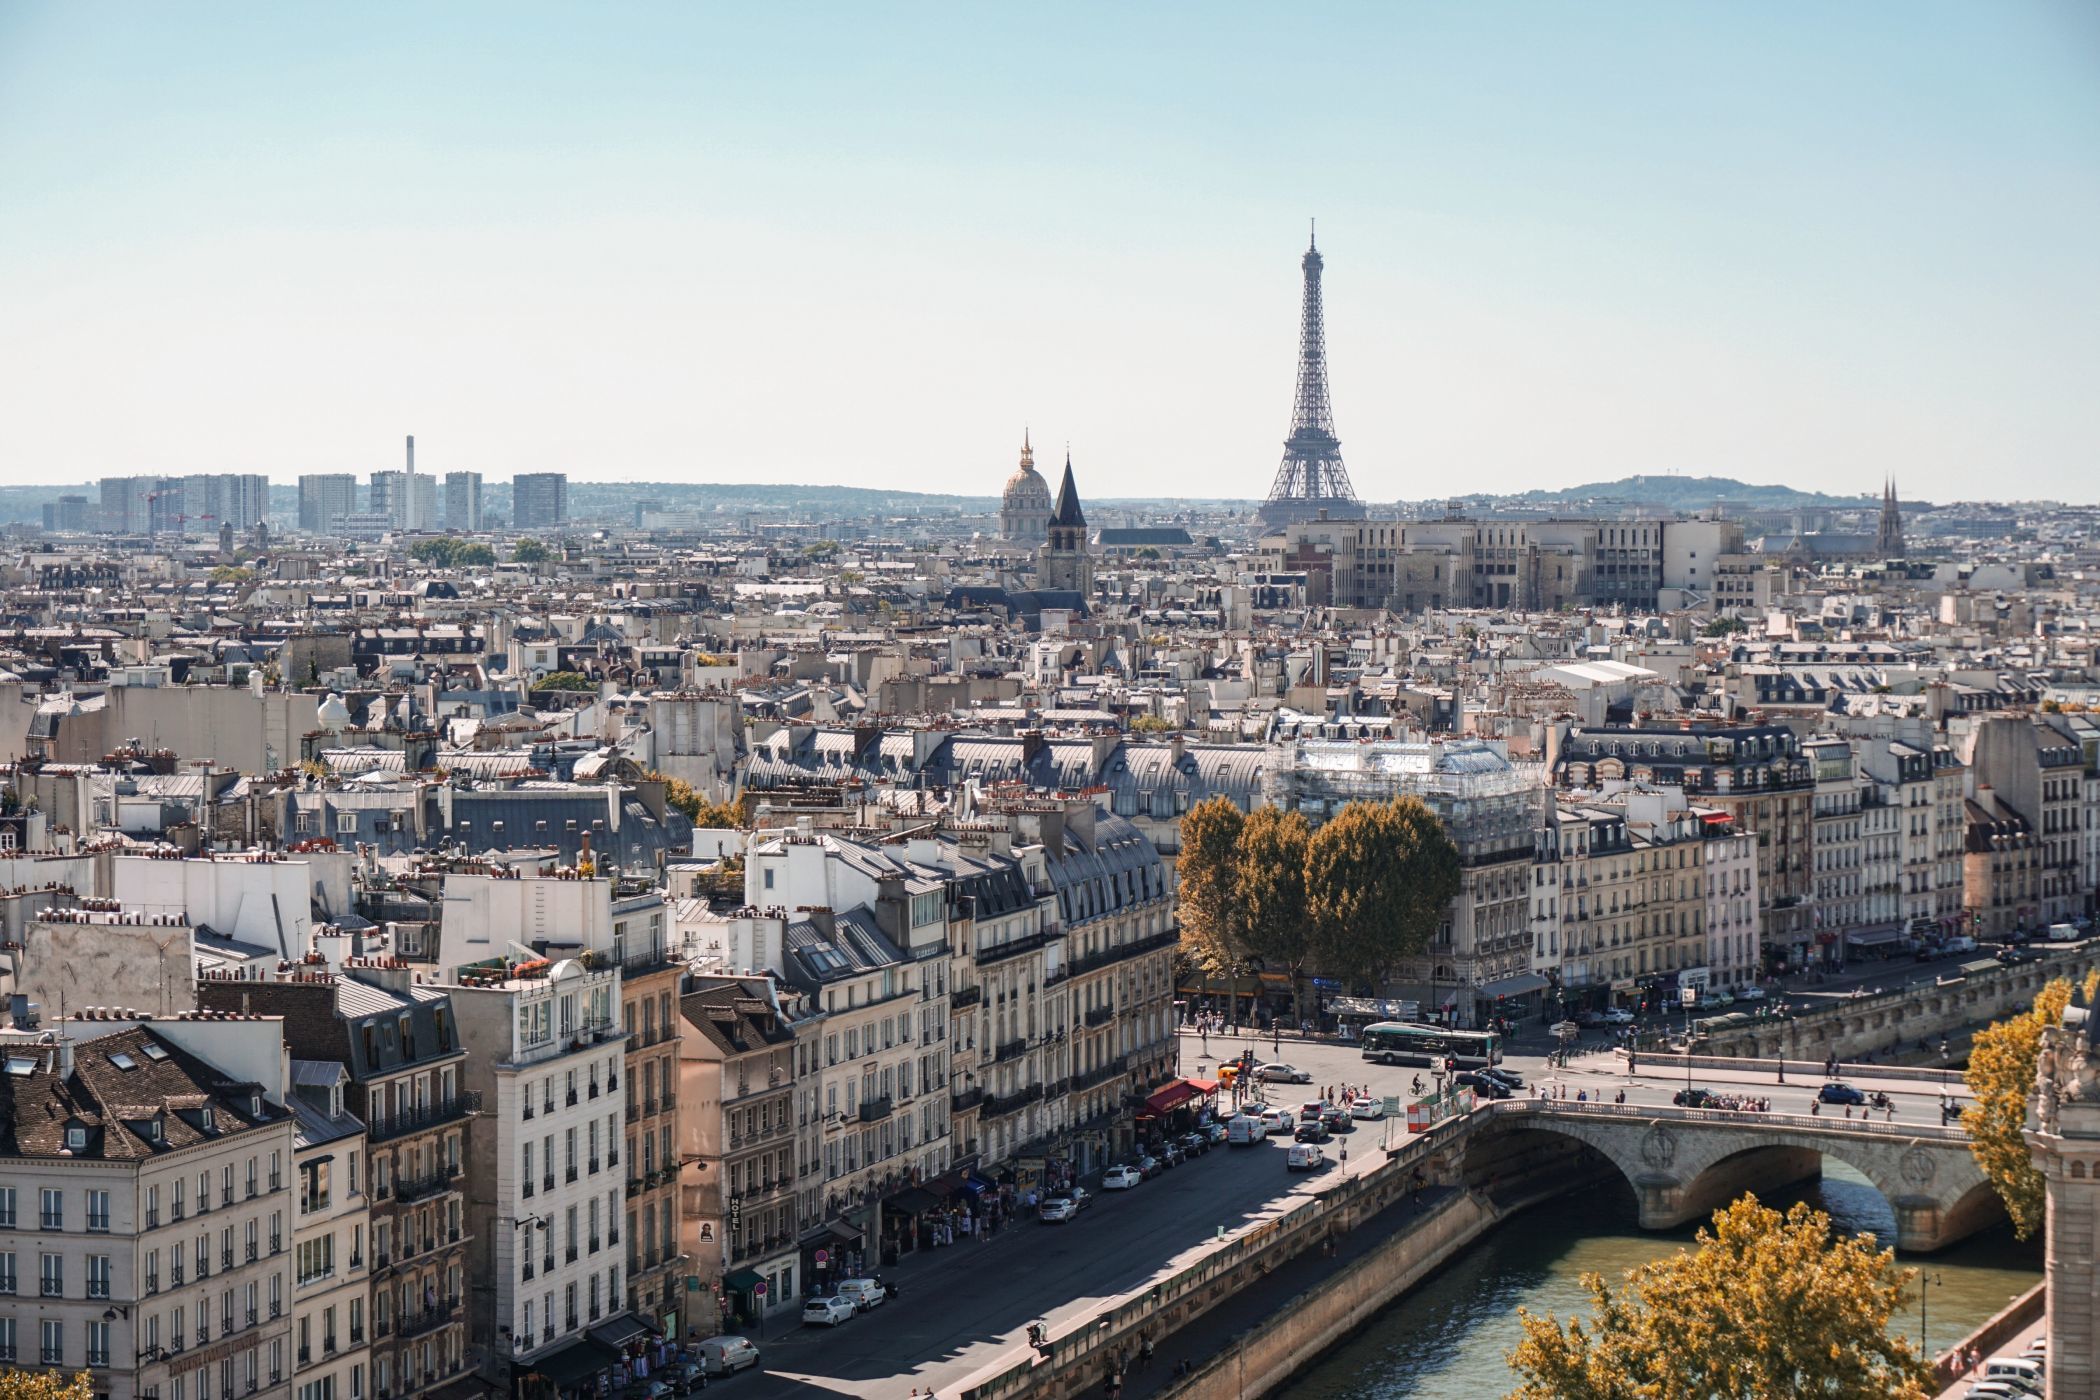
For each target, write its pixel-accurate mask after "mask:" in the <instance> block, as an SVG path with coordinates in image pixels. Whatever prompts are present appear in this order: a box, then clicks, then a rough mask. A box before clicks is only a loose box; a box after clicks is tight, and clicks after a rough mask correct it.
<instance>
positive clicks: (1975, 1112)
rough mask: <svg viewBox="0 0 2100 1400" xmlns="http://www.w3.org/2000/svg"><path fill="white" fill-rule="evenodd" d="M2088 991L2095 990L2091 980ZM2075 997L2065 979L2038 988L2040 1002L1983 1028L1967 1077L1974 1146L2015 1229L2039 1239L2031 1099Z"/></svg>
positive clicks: (1964, 1118)
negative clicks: (2045, 1040) (2048, 1036)
mask: <svg viewBox="0 0 2100 1400" xmlns="http://www.w3.org/2000/svg"><path fill="white" fill-rule="evenodd" d="M2086 993H2087V996H2088V997H2090V996H2091V994H2092V982H2091V979H2088V981H2087V986H2086ZM2070 1002H2071V984H2070V983H2069V982H2067V981H2065V980H2064V979H2063V978H2061V977H2057V978H2054V979H2052V980H2051V981H2050V982H2049V984H2048V985H2047V986H2045V987H2043V988H2042V990H2041V991H2040V992H2038V993H2036V994H2035V998H2034V1005H2033V1006H2031V1007H2029V1008H2027V1010H2025V1011H2023V1012H2021V1013H2020V1014H2019V1015H2017V1016H2014V1017H2011V1018H2009V1019H2007V1020H2004V1021H1994V1022H1992V1023H1991V1024H1990V1025H1988V1026H1985V1027H1984V1028H1983V1029H1982V1030H1980V1031H1978V1032H1977V1033H1976V1039H1975V1042H1974V1043H1973V1044H1972V1045H1971V1046H1970V1047H1969V1068H1968V1069H1967V1071H1966V1072H1964V1074H1963V1075H1962V1078H1963V1079H1964V1080H1965V1081H1967V1083H1968V1086H1969V1092H1970V1093H1972V1094H1974V1095H1975V1096H1976V1101H1975V1102H1974V1103H1972V1104H1970V1105H1969V1106H1968V1107H1967V1108H1965V1109H1963V1110H1962V1111H1961V1125H1962V1127H1964V1128H1966V1129H1968V1132H1969V1151H1970V1152H1971V1153H1972V1154H1973V1155H1974V1156H1975V1158H1976V1165H1977V1166H1979V1167H1982V1168H1983V1174H1984V1175H1985V1176H1986V1177H1988V1178H1990V1183H1991V1187H1992V1189H1993V1190H1995V1191H1996V1192H1997V1193H1998V1199H1999V1200H2001V1201H2003V1202H2004V1203H2005V1213H2006V1214H2007V1215H2009V1216H2011V1217H2012V1223H2013V1233H2014V1234H2015V1235H2017V1236H2018V1237H2019V1238H2021V1239H2023V1240H2024V1239H2028V1238H2031V1237H2032V1236H2033V1234H2034V1232H2035V1231H2036V1230H2038V1229H2040V1228H2041V1224H2042V1215H2043V1207H2044V1201H2043V1193H2042V1174H2041V1172H2039V1171H2037V1170H2036V1169H2035V1165H2034V1159H2033V1158H2032V1157H2031V1156H2030V1155H2029V1154H2028V1151H2027V1139H2026V1137H2025V1136H2024V1135H2023V1134H2024V1133H2025V1130H2026V1128H2027V1103H2028V1100H2030V1099H2032V1098H2033V1097H2034V1071H2035V1063H2036V1061H2037V1060H2039V1059H2040V1057H2041V1051H2042V1032H2043V1031H2044V1030H2046V1029H2048V1028H2049V1027H2050V1026H2060V1025H2062V1024H2063V1019H2064V1008H2065V1007H2066V1006H2068V1005H2070Z"/></svg>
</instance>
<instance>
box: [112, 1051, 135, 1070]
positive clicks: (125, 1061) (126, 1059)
mask: <svg viewBox="0 0 2100 1400" xmlns="http://www.w3.org/2000/svg"><path fill="white" fill-rule="evenodd" d="M109 1062H110V1063H111V1064H113V1065H115V1066H116V1067H117V1068H118V1069H137V1068H138V1067H139V1062H138V1061H137V1060H134V1059H132V1058H131V1056H130V1055H128V1054H126V1053H125V1052H124V1051H122V1050H112V1051H110V1052H109Z"/></svg>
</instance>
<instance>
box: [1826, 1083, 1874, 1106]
mask: <svg viewBox="0 0 2100 1400" xmlns="http://www.w3.org/2000/svg"><path fill="white" fill-rule="evenodd" d="M1816 1097H1817V1098H1819V1099H1821V1100H1822V1101H1823V1102H1824V1103H1841V1104H1863V1103H1865V1102H1866V1101H1867V1096H1866V1095H1865V1094H1863V1093H1861V1092H1860V1091H1859V1090H1858V1089H1856V1088H1854V1087H1853V1086H1852V1085H1850V1084H1847V1083H1845V1082H1844V1081H1843V1080H1842V1079H1833V1080H1831V1081H1830V1082H1829V1083H1828V1084H1825V1085H1824V1086H1823V1087H1822V1088H1820V1089H1818V1090H1816Z"/></svg>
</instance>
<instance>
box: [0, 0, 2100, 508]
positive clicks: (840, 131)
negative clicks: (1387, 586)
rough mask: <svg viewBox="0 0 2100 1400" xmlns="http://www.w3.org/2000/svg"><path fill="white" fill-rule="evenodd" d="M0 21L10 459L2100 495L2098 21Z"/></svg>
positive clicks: (1893, 15) (1044, 12)
mask: <svg viewBox="0 0 2100 1400" xmlns="http://www.w3.org/2000/svg"><path fill="white" fill-rule="evenodd" d="M1303 8H1305V7H1295V6H1281V5H1259V6H1256V5H1246V6H1238V5H1194V4H1184V5H1173V6H1169V5H1165V4H1156V5H1142V6H1132V5H1102V6H1098V7H1096V6H1085V5H1041V6H1031V7H1026V8H1025V9H1024V8H1023V7H1019V6H1010V5H990V4H987V5H979V6H952V7H951V6H874V5H852V6H847V5H838V6H825V5H817V4H803V5H751V4H742V5H734V6H732V5H702V4H677V5H662V6H657V5H641V4H629V5H609V6H595V5H577V4H555V5H539V4H525V3H516V2H515V0H507V2H506V3H501V4H470V3H463V2H460V0H452V2H450V3H442V4H438V5H429V4H385V3H378V4H371V3H368V4H358V5H321V4H292V5H269V4H261V3H255V4H248V5H206V4H182V3H155V4H120V3H93V4H80V3H52V4H41V3H37V4H27V3H20V0H0V385H4V386H5V387H4V390H0V394H4V399H0V404H4V407H0V480H5V481H9V482H28V481H38V482H65V483H72V482H80V481H85V480H89V479H92V478H94V477H97V476H101V475H105V474H112V473H124V472H132V471H147V470H170V471H177V470H179V471H200V470H259V471H267V472H269V473H271V474H272V475H273V476H277V477H280V478H289V477H291V476H294V475H296V474H298V473H300V472H304V471H325V470H353V471H358V472H366V471H370V470H373V469H375V468H381V467H391V466H394V465H396V459H397V457H398V452H399V443H400V439H401V435H402V434H404V433H409V432H413V433H415V434H416V436H417V443H418V448H419V452H418V464H419V466H423V467H425V468H427V469H430V470H436V471H443V470H449V469H453V468H462V467H464V468H473V469H478V470H481V471H484V472H487V473H490V474H491V475H494V476H499V477H500V476H508V475H510V474H511V473H512V472H515V471H534V470H548V469H558V470H567V471H569V472H570V473H572V474H574V475H576V476H579V477H595V478H655V479H684V480H709V481H736V480H752V481H808V482H813V483H814V482H842V483H854V484H864V483H870V482H880V483H888V484H892V485H898V486H912V487H919V488H923V489H938V490H966V491H982V492H991V491H995V490H996V489H997V488H998V486H999V484H1000V482H1001V481H1002V480H1003V478H1004V477H1005V475H1006V473H1007V471H1008V470H1009V469H1010V468H1011V465H1012V461H1013V457H1014V452H1015V449H1016V448H1017V446H1018V442H1019V438H1020V434H1021V429H1022V425H1023V424H1024V423H1027V424H1030V425H1032V426H1033V429H1034V432H1035V438H1036V444H1037V447H1038V448H1039V449H1043V450H1045V452H1046V455H1048V454H1055V453H1056V452H1057V451H1058V450H1059V448H1060V447H1061V445H1062V443H1063V442H1064V441H1065V440H1067V439H1069V440H1070V441H1071V443H1072V451H1073V457H1074V460H1075V462H1076V464H1077V466H1078V470H1079V473H1080V483H1081V488H1082V491H1083V492H1084V493H1085V494H1087V495H1092V496H1114V495H1129V494H1167V493H1178V494H1207V495H1225V494H1231V495H1244V496H1260V495H1262V494H1264V493H1265V492H1266V490H1267V488H1268V484H1269V481H1270V478H1271V476H1272V474H1273V473H1274V470H1275V465H1276V459H1277V456H1278V454H1279V450H1280V442H1281V439H1282V437H1283V435H1284V432H1285V430H1286V427H1287V425H1288V418H1289V412H1290V399H1291V382H1292V357H1293V355H1294V354H1295V350H1296V337H1297V311H1298V306H1297V299H1298V267H1297V259H1298V254H1299V253H1300V251H1301V250H1302V248H1303V246H1304V241H1305V221H1306V218H1307V216H1309V215H1317V216H1318V217H1319V220H1320V230H1321V238H1320V242H1321V247H1322V250H1323V252H1324V253H1325V254H1326V256H1327V260H1328V261H1327V283H1328V321H1329V349H1330V354H1331V359H1332V361H1333V390H1334V399H1335V415H1336V420H1337V426H1338V428H1339V430H1340V433H1341V436H1342V439H1343V451H1344V454H1345V456H1346V458H1347V460H1348V463H1349V466H1350V469H1351V472H1352V474H1353V475H1354V477H1355V481H1356V485H1357V489H1358V490H1359V492H1360V493H1361V494H1363V495H1364V496H1365V497H1366V498H1368V499H1373V500H1391V499H1393V498H1395V497H1409V498H1417V497H1425V496H1434V495H1442V494H1446V493H1448V492H1451V491H1455V490H1469V489H1470V490H1517V489H1522V488H1525V487H1530V486H1540V485H1566V484H1573V483H1576V482H1580V481H1584V480H1593V479H1598V478H1603V477H1610V476H1617V475H1620V474H1623V473H1625V472H1630V471H1649V472H1666V471H1683V472H1687V473H1697V474H1706V473H1715V474H1722V475H1732V476H1739V477H1743V478H1745V479H1748V480H1753V481H1780V480H1784V481H1790V482H1793V483H1795V484H1798V485H1803V486H1815V487H1820V488H1823V489H1829V490H1842V489H1850V490H1872V489H1877V488H1878V486H1879V484H1880V481H1881V477H1882V475H1883V474H1884V473H1885V472H1893V473H1895V474H1896V476H1897V478H1898V480H1899V482H1900V483H1901V485H1902V487H1903V489H1904V490H1905V492H1906V494H1910V495H1914V496H1918V497H1935V498H1941V499H1945V498H1951V497H1955V496H1969V497H1975V496H1988V495H2000V496H2003V495H2011V494H2018V495H2022V496H2042V495H2057V496H2065V497H2070V498H2074V499H2084V500H2092V499H2096V498H2100V406H2096V405H2100V393H2096V390H2095V385H2100V271H2096V257H2095V249H2096V248H2100V5H2096V4H2093V3H2088V0H2066V3H2017V2H2008V3H1990V4H1983V3H1975V2H1974V0H1958V2H1957V3H1918V2H1917V0H1909V2H1907V3H1901V4H1898V3H1864V2H1861V3H1848V4H1825V3H1817V4H1805V3H1802V4H1787V3H1777V4H1754V5H1753V4H1747V3H1746V4H1740V5H1732V6H1720V5H1706V4H1692V3H1668V4H1652V5H1639V4H1571V3H1560V2H1559V0H1555V3H1540V4H1514V3H1511V4H1481V3H1463V4H1459V3H1454V4H1449V5H1415V4H1381V5H1362V6H1351V5H1328V6H1323V7H1319V9H1318V12H1317V13H1316V14H1311V15H1308V14H1303V13H1297V12H1298V11H1300V10H1302V9H1303Z"/></svg>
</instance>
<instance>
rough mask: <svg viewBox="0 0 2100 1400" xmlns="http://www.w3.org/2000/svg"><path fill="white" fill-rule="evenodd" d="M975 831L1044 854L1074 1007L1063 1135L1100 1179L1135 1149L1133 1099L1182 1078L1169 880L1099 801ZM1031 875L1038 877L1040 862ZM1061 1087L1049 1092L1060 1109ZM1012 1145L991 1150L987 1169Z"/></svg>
mask: <svg viewBox="0 0 2100 1400" xmlns="http://www.w3.org/2000/svg"><path fill="white" fill-rule="evenodd" d="M977 824H988V825H992V826H994V827H996V829H997V830H998V831H999V832H1000V833H1001V834H1002V835H1005V836H1007V837H1008V838H1009V840H1010V841H1018V842H1019V843H1021V844H1023V845H1024V846H1025V847H1026V848H1030V849H1029V850H1028V854H1029V855H1030V856H1033V854H1034V851H1035V850H1037V849H1039V850H1040V852H1041V874H1043V875H1047V877H1048V880H1049V885H1050V890H1051V892H1052V894H1053V895H1054V896H1055V897H1056V901H1057V903H1056V908H1055V917H1056V920H1057V922H1058V924H1060V925H1061V926H1062V928H1063V931H1064V943H1065V946H1064V950H1063V962H1062V966H1063V967H1064V968H1065V969H1066V975H1065V978H1064V979H1063V982H1062V995H1063V997H1064V999H1065V1000H1066V1002H1067V1003H1068V1004H1067V1005H1066V1006H1065V1007H1063V1008H1061V1009H1062V1011H1063V1015H1062V1016H1060V1017H1057V1018H1056V1021H1057V1025H1058V1026H1059V1027H1060V1028H1062V1029H1067V1030H1068V1042H1069V1048H1068V1049H1066V1050H1065V1051H1064V1052H1063V1053H1059V1054H1055V1056H1054V1058H1055V1061H1056V1065H1057V1068H1058V1069H1059V1070H1062V1071H1063V1073H1062V1074H1060V1075H1059V1076H1058V1078H1059V1079H1063V1080H1064V1081H1065V1082H1066V1083H1067V1084H1068V1085H1069V1087H1068V1089H1067V1093H1068V1094H1069V1095H1070V1099H1071V1102H1070V1104H1069V1106H1068V1108H1067V1109H1066V1112H1065V1115H1064V1118H1063V1120H1062V1121H1061V1122H1060V1127H1062V1128H1063V1129H1064V1130H1065V1131H1067V1132H1069V1134H1070V1148H1071V1155H1072V1157H1073V1161H1074V1165H1075V1166H1076V1167H1077V1169H1078V1170H1080V1171H1082V1172H1085V1171H1092V1170H1095V1169H1097V1168H1099V1167H1102V1166H1105V1165H1106V1164H1107V1163H1108V1161H1110V1160H1111V1159H1113V1158H1114V1157H1116V1156H1117V1155H1119V1154H1121V1153H1123V1152H1125V1151H1127V1150H1128V1149H1129V1148H1130V1147H1131V1146H1132V1144H1133V1141H1134V1133H1133V1125H1132V1120H1131V1118H1130V1116H1129V1115H1128V1114H1127V1113H1125V1112H1123V1104H1124V1101H1125V1099H1126V1097H1127V1096H1130V1095H1144V1094H1149V1093H1150V1092H1152V1091H1153V1090H1154V1089H1157V1088H1158V1087H1159V1086H1160V1085H1162V1084H1165V1083H1167V1082H1168V1081H1169V1080H1171V1079H1172V1078H1173V1077H1174V1074H1175V1072H1176V1070H1177V1068H1178V1064H1179V1061H1178V1054H1177V1049H1178V1042H1177V1041H1176V1039H1175V1035H1174V1013H1173V996H1174V959H1175V955H1176V952H1177V950H1178V949H1179V947H1180V941H1181V930H1180V928H1179V926H1178V925H1177V924H1176V922H1175V919H1174V902H1173V889H1172V885H1173V882H1172V879H1171V878H1170V871H1169V869H1168V867H1167V863H1166V862H1165V860H1163V859H1162V858H1161V856H1160V854H1159V851H1158V850H1157V849H1156V848H1155V847H1154V846H1153V844H1152V842H1151V841H1150V840H1149V839H1147V838H1146V836H1145V834H1144V833H1143V832H1141V831H1140V830H1138V828H1137V827H1136V825H1134V824H1133V823H1132V822H1131V821H1129V820H1128V819H1126V818H1124V817H1118V816H1111V815H1109V814H1108V813H1106V812H1104V811H1102V810H1100V809H1099V808H1098V807H1096V806H1095V805H1094V801H1093V799H1092V798H1091V797H1082V798H1078V799H1029V800H1026V801H1023V802H1021V803H1018V804H1014V805H1010V806H1001V805H998V804H995V805H994V806H993V808H992V809H991V810H990V811H987V812H985V813H982V814H980V815H979V816H978V818H977ZM964 839H965V840H967V839H968V833H967V831H966V832H965V833H964ZM1023 865H1024V871H1026V872H1027V873H1028V874H1029V875H1030V878H1038V877H1037V875H1036V871H1035V866H1034V863H1033V861H1032V860H1024V862H1023ZM978 961H979V962H982V954H981V953H980V955H979V958H978ZM959 966H960V964H959ZM1054 997H1055V994H1053V1000H1054ZM1053 1009H1054V1010H1055V1009H1059V1008H1053ZM959 1053H960V1052H959ZM1056 1083H1057V1080H1053V1081H1052V1084H1051V1087H1050V1089H1046V1091H1045V1092H1046V1095H1048V1096H1049V1097H1050V1098H1051V1099H1053V1100H1054V1099H1055V1097H1056V1095H1055V1094H1054V1093H1053V1092H1052V1090H1054V1088H1055V1086H1056ZM1006 1146H1007V1145H1006V1144H1004V1143H1002V1142H998V1141H994V1142H993V1144H992V1151H991V1160H995V1161H996V1160H1000V1159H1001V1157H1002V1156H1003V1154H1004V1152H1005V1151H1006Z"/></svg>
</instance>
